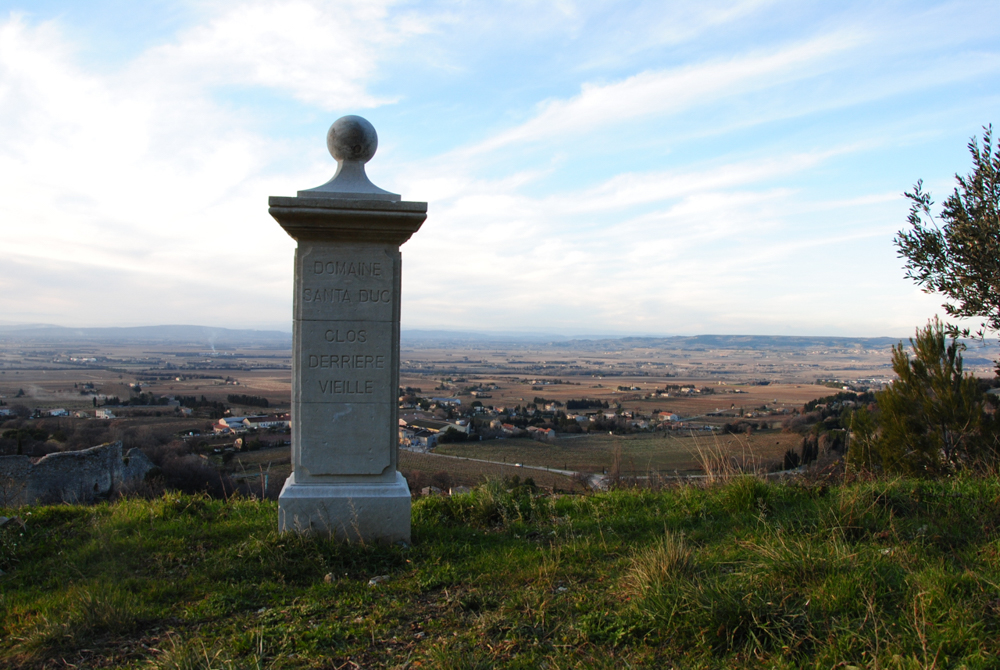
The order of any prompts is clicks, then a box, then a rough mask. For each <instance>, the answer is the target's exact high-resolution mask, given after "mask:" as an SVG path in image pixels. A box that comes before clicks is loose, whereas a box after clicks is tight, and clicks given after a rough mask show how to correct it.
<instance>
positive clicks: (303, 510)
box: [268, 116, 427, 542]
mask: <svg viewBox="0 0 1000 670" xmlns="http://www.w3.org/2000/svg"><path fill="white" fill-rule="evenodd" d="M326 141H327V147H328V148H329V149H330V153H331V154H332V155H333V157H334V158H335V159H336V160H337V172H336V174H334V176H333V178H332V179H331V180H330V181H328V182H327V183H325V184H323V185H322V186H317V187H316V188H311V189H308V190H304V191H299V192H298V196H297V197H274V196H272V197H271V198H270V200H269V203H268V204H269V205H270V209H269V210H268V211H269V212H270V214H271V216H273V217H274V218H275V219H276V220H277V221H278V223H279V224H280V225H281V227H282V228H284V230H285V232H287V233H288V234H289V235H290V236H291V237H292V238H293V239H295V240H296V242H297V243H298V244H297V246H296V249H295V289H294V291H295V293H294V301H293V310H294V312H293V321H292V335H293V345H292V474H291V476H290V477H289V478H288V481H286V482H285V486H284V488H283V489H282V490H281V495H280V496H279V498H278V526H279V528H280V529H281V530H282V531H292V530H294V531H299V532H320V533H330V534H333V535H335V536H336V537H338V538H341V539H344V540H349V541H357V540H362V541H373V540H374V541H388V542H396V541H406V542H409V540H410V490H409V487H408V486H407V484H406V480H405V479H403V476H402V475H401V474H400V473H399V472H398V471H397V469H396V464H397V455H398V407H399V401H398V390H399V300H400V274H401V266H400V261H401V257H400V253H399V247H400V245H401V244H403V243H404V242H406V240H408V239H410V236H411V235H413V233H415V232H417V230H418V229H419V228H420V226H421V224H423V222H424V219H426V218H427V203H425V202H406V201H402V200H401V199H400V197H399V196H398V195H396V194H394V193H389V192H388V191H383V190H382V189H380V188H378V187H377V186H375V185H374V184H372V183H371V181H369V179H368V177H367V175H366V174H365V163H367V162H368V161H369V160H371V158H372V156H374V155H375V149H376V147H377V146H378V136H377V135H376V134H375V128H373V127H372V125H371V124H370V123H369V122H368V121H366V120H365V119H363V118H361V117H359V116H345V117H342V118H340V119H338V120H337V121H335V122H334V124H333V125H332V126H330V131H329V132H328V133H327V138H326Z"/></svg>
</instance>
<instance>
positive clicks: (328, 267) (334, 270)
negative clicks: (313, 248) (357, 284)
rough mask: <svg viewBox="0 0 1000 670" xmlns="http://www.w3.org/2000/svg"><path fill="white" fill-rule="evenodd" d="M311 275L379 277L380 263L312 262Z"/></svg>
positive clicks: (380, 271)
mask: <svg viewBox="0 0 1000 670" xmlns="http://www.w3.org/2000/svg"><path fill="white" fill-rule="evenodd" d="M313 273H314V274H318V275H347V276H353V277H381V276H382V264H381V263H354V262H349V261H326V262H324V261H314V262H313Z"/></svg>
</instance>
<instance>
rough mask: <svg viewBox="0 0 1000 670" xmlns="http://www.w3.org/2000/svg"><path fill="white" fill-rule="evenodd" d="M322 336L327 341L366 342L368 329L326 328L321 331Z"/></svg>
mask: <svg viewBox="0 0 1000 670" xmlns="http://www.w3.org/2000/svg"><path fill="white" fill-rule="evenodd" d="M323 337H324V338H326V341H327V342H336V343H338V344H340V343H343V342H361V343H364V342H367V341H368V331H367V330H341V329H340V328H337V329H328V330H327V331H326V332H325V333H323Z"/></svg>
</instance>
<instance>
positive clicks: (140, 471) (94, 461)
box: [0, 442, 154, 505]
mask: <svg viewBox="0 0 1000 670" xmlns="http://www.w3.org/2000/svg"><path fill="white" fill-rule="evenodd" d="M153 467H154V466H153V463H152V462H151V461H150V460H149V459H148V458H146V455H145V454H144V453H142V452H141V451H140V450H138V449H129V451H128V453H127V454H125V456H124V457H123V456H122V443H121V442H114V443H111V444H102V445H100V446H97V447H91V448H90V449H84V450H82V451H63V452H58V453H55V454H49V455H48V456H44V457H42V458H40V459H39V460H38V461H36V462H32V459H31V458H29V457H28V456H0V505H32V504H39V503H41V504H44V503H59V502H69V503H79V502H90V501H93V500H97V499H100V498H106V497H108V496H109V495H112V494H114V493H116V492H119V491H121V490H122V489H123V487H126V486H128V485H130V484H136V483H139V482H142V481H143V480H144V479H145V477H146V475H147V474H148V473H149V471H150V470H152V469H153Z"/></svg>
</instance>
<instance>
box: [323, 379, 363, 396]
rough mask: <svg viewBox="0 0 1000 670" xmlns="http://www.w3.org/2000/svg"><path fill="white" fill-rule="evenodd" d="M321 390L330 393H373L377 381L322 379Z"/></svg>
mask: <svg viewBox="0 0 1000 670" xmlns="http://www.w3.org/2000/svg"><path fill="white" fill-rule="evenodd" d="M318 383H319V392H320V393H324V394H329V395H371V394H373V393H375V382H374V381H372V380H371V379H320V380H318Z"/></svg>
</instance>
